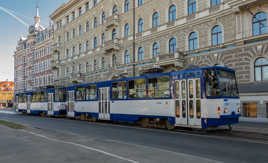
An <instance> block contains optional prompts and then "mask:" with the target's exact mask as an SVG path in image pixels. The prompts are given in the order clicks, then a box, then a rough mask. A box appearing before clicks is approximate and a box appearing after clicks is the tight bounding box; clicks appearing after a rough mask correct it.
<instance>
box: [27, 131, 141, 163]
mask: <svg viewBox="0 0 268 163" xmlns="http://www.w3.org/2000/svg"><path fill="white" fill-rule="evenodd" d="M23 131H24V132H26V133H28V134H31V135H34V136H37V137H41V138H44V139H47V140H50V141H54V142H58V143H63V144H69V145H73V146H77V147H80V148H84V149H87V150H91V151H95V152H98V153H102V154H104V155H107V156H110V157H114V158H116V159H119V160H123V161H127V162H131V163H139V162H138V161H135V160H131V159H128V158H125V157H122V156H119V155H116V154H112V153H109V152H106V151H103V150H100V149H97V148H93V147H89V146H86V145H82V144H77V143H73V142H68V141H63V140H58V139H54V138H49V137H47V136H45V135H41V134H37V133H34V132H31V131H26V130H23Z"/></svg>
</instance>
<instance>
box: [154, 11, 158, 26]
mask: <svg viewBox="0 0 268 163" xmlns="http://www.w3.org/2000/svg"><path fill="white" fill-rule="evenodd" d="M158 25H159V14H158V12H155V13H154V14H153V28H156V27H157V26H158Z"/></svg>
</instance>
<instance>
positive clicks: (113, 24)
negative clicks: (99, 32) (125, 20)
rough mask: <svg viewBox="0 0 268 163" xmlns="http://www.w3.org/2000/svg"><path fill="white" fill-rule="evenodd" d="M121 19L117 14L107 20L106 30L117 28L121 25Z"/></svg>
mask: <svg viewBox="0 0 268 163" xmlns="http://www.w3.org/2000/svg"><path fill="white" fill-rule="evenodd" d="M119 22H120V19H119V15H118V14H115V15H112V16H110V17H108V18H107V19H106V30H109V29H110V28H113V27H117V26H118V25H119Z"/></svg>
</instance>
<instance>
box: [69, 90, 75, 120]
mask: <svg viewBox="0 0 268 163" xmlns="http://www.w3.org/2000/svg"><path fill="white" fill-rule="evenodd" d="M67 115H68V117H74V91H69V92H68V110H67Z"/></svg>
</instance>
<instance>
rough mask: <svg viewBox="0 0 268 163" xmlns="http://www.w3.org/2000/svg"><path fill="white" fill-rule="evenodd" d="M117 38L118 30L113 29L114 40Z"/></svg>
mask: <svg viewBox="0 0 268 163" xmlns="http://www.w3.org/2000/svg"><path fill="white" fill-rule="evenodd" d="M116 37H117V30H116V29H113V31H112V40H114V39H115V38H116Z"/></svg>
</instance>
